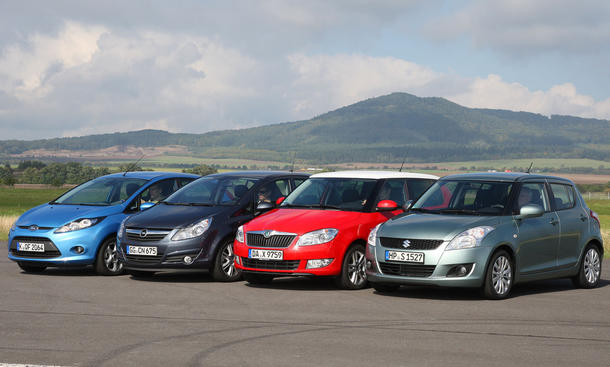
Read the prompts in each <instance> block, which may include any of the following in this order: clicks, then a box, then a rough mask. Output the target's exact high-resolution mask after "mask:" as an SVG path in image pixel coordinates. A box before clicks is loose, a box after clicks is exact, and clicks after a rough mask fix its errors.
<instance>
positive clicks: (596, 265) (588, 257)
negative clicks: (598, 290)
mask: <svg viewBox="0 0 610 367" xmlns="http://www.w3.org/2000/svg"><path fill="white" fill-rule="evenodd" d="M601 274H602V260H601V254H600V252H599V249H598V248H597V247H596V246H594V245H591V244H589V245H587V247H585V251H584V253H583V256H582V259H581V260H580V266H579V267H578V274H576V276H574V277H573V278H572V283H574V286H576V287H578V288H595V287H597V285H598V284H599V280H600V277H601Z"/></svg>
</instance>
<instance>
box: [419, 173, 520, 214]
mask: <svg viewBox="0 0 610 367" xmlns="http://www.w3.org/2000/svg"><path fill="white" fill-rule="evenodd" d="M511 190H512V183H508V182H482V181H448V180H442V181H437V182H436V183H435V184H434V185H432V187H431V188H430V189H429V190H428V191H426V192H425V193H424V194H423V195H422V197H421V198H420V199H419V200H417V202H416V203H415V204H414V205H413V209H415V210H418V209H419V210H421V211H427V212H439V213H455V214H480V215H500V214H502V213H503V212H504V208H505V207H506V206H507V204H508V198H509V196H510V192H511Z"/></svg>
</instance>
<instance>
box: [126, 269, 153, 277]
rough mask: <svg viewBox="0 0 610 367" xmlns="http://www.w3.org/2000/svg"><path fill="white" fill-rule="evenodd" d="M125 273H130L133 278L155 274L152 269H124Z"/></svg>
mask: <svg viewBox="0 0 610 367" xmlns="http://www.w3.org/2000/svg"><path fill="white" fill-rule="evenodd" d="M125 272H127V274H129V275H131V276H132V277H134V278H150V277H152V276H153V275H155V272H154V271H145V270H125Z"/></svg>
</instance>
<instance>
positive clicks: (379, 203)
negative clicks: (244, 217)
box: [233, 171, 438, 289]
mask: <svg viewBox="0 0 610 367" xmlns="http://www.w3.org/2000/svg"><path fill="white" fill-rule="evenodd" d="M437 179H438V177H436V176H432V175H425V174H417V173H406V172H387V171H343V172H329V173H320V174H316V175H313V176H311V177H310V178H309V179H308V180H307V181H305V182H304V183H302V184H301V185H300V186H299V187H297V188H296V189H295V190H294V191H293V192H292V193H291V194H290V195H288V197H286V199H285V200H283V201H281V199H280V200H279V201H281V205H280V206H279V207H278V208H277V209H274V210H272V211H270V212H269V213H266V214H264V215H261V216H259V217H257V218H255V219H254V220H252V221H250V222H248V223H246V224H245V225H243V226H241V227H239V229H238V230H237V235H236V237H235V242H234V244H233V248H234V252H235V265H236V267H237V268H239V269H241V270H242V271H243V274H244V278H245V279H246V281H248V282H249V283H253V284H262V283H269V282H271V281H272V280H273V278H274V277H278V276H299V275H302V276H312V275H313V276H333V277H335V279H336V283H337V285H338V286H339V287H340V288H344V289H360V288H363V287H365V286H366V283H367V282H366V272H365V257H364V251H365V246H366V241H367V238H368V235H369V232H370V231H371V229H372V228H374V227H375V226H376V225H377V224H379V223H381V222H384V221H386V220H388V219H389V218H391V217H393V216H395V215H397V214H399V213H402V212H403V205H405V203H407V201H409V200H414V199H417V198H418V197H419V196H420V195H421V194H422V193H423V192H424V191H425V190H426V189H427V188H428V187H429V186H430V185H432V183H434V182H435V181H436V180H437Z"/></svg>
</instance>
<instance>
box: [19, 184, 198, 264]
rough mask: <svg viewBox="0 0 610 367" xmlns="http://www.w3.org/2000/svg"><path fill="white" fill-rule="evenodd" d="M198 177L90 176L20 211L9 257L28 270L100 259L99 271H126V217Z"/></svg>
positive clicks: (96, 261) (98, 261) (92, 261)
mask: <svg viewBox="0 0 610 367" xmlns="http://www.w3.org/2000/svg"><path fill="white" fill-rule="evenodd" d="M198 177H199V176H197V175H191V174H184V173H171V172H127V173H115V174H111V175H106V176H102V177H98V178H96V179H93V180H91V181H87V182H85V183H83V184H81V185H79V186H77V187H75V188H73V189H72V190H70V191H68V192H66V193H65V194H63V195H61V196H60V197H58V198H57V199H55V200H53V201H51V202H49V203H46V204H42V205H39V206H37V207H35V208H32V209H30V210H28V211H27V212H25V213H24V214H23V215H22V216H21V217H19V219H18V220H17V221H16V222H15V224H13V226H12V227H11V229H10V231H9V238H8V241H9V246H8V248H9V250H8V251H9V252H8V257H9V259H11V260H13V261H15V262H17V264H18V265H19V267H20V268H21V269H23V270H24V271H27V272H40V271H43V270H45V269H46V268H47V267H67V266H85V265H94V267H95V270H96V272H97V273H98V274H102V275H117V274H120V273H122V271H123V268H122V264H121V263H120V262H119V261H118V259H117V256H116V234H117V230H118V228H119V225H120V224H121V222H122V221H123V219H125V218H126V217H127V216H129V215H130V214H133V213H136V212H138V211H140V210H144V209H146V208H148V207H150V206H152V205H154V203H156V202H157V201H160V200H163V199H164V198H165V197H167V196H169V195H170V194H172V193H173V192H174V191H176V190H178V189H179V188H181V187H182V186H184V185H186V184H188V183H190V182H191V181H193V180H195V179H196V178H198Z"/></svg>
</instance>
